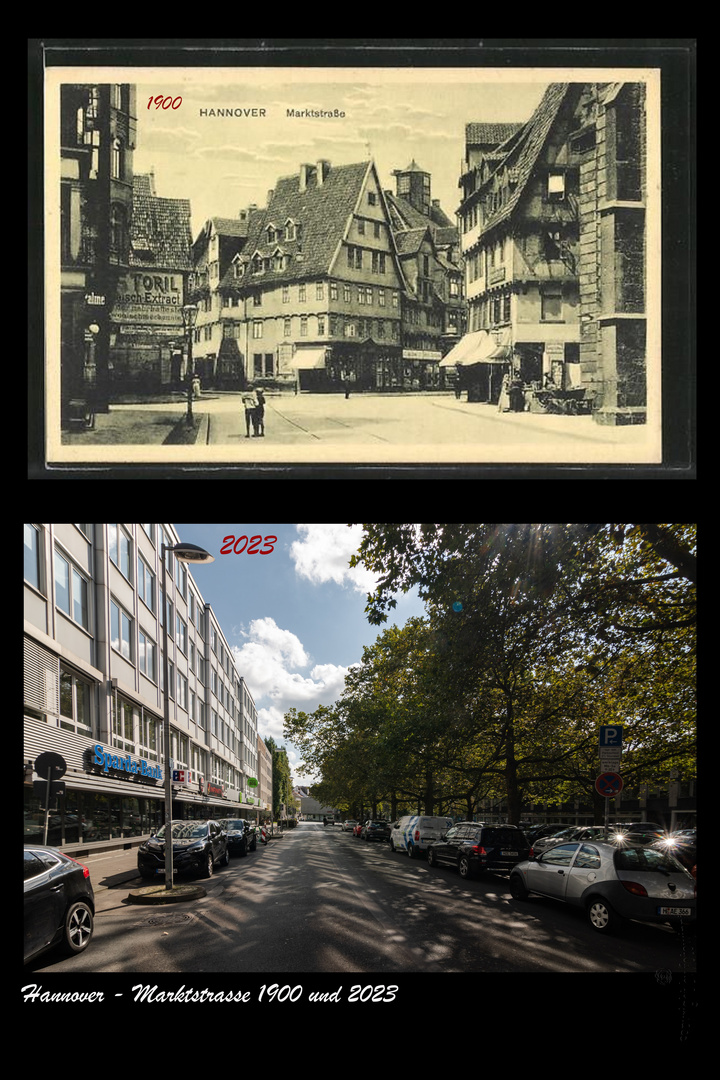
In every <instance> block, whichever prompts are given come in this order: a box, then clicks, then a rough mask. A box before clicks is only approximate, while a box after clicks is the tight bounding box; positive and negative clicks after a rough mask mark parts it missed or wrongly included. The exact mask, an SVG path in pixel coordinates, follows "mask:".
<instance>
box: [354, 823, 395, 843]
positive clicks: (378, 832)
mask: <svg viewBox="0 0 720 1080" xmlns="http://www.w3.org/2000/svg"><path fill="white" fill-rule="evenodd" d="M360 835H361V836H362V838H363V840H389V839H390V823H389V822H388V821H366V822H365V824H364V825H363V827H362V831H361V833H360Z"/></svg>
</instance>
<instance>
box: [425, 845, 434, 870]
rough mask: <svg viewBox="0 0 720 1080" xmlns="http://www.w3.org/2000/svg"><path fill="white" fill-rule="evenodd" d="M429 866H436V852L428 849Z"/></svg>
mask: <svg viewBox="0 0 720 1080" xmlns="http://www.w3.org/2000/svg"><path fill="white" fill-rule="evenodd" d="M427 859H428V866H435V852H434V851H433V849H432V848H428V856H427Z"/></svg>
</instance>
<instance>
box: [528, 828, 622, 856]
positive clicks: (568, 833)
mask: <svg viewBox="0 0 720 1080" xmlns="http://www.w3.org/2000/svg"><path fill="white" fill-rule="evenodd" d="M612 832H613V830H612V829H610V830H608V837H610V836H611V835H612ZM604 838H605V826H604V825H575V826H573V827H571V828H569V829H563V830H562V831H561V832H559V833H554V834H552V835H550V836H542V837H540V839H538V840H533V842H532V845H531V847H532V854H533V855H540V854H541V853H542V852H543V851H547V849H548V848H550V847H553V846H554V845H555V844H563V843H565V842H567V841H568V840H603V839H604Z"/></svg>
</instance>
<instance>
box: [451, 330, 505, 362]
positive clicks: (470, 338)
mask: <svg viewBox="0 0 720 1080" xmlns="http://www.w3.org/2000/svg"><path fill="white" fill-rule="evenodd" d="M489 337H490V335H489V334H488V332H487V330H475V331H474V332H473V333H472V334H465V337H463V338H461V340H460V341H458V343H457V345H455V346H453V348H452V349H451V350H450V352H449V353H448V354H447V356H444V357H443V358H442V360H441V361H440V367H454V365H455V364H477V363H478V361H479V359H480V355H481V352H482V350H483V347H484V346H485V344H486V341H487V339H488V338H489ZM490 343H491V345H492V344H493V342H492V339H491V342H490Z"/></svg>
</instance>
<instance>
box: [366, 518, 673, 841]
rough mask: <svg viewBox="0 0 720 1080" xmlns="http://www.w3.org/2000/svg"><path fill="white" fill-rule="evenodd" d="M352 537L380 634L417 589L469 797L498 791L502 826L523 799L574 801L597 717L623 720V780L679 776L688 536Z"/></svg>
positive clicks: (384, 533)
mask: <svg viewBox="0 0 720 1080" xmlns="http://www.w3.org/2000/svg"><path fill="white" fill-rule="evenodd" d="M363 529H364V535H363V541H362V543H361V546H360V549H359V552H358V554H357V556H356V557H355V558H354V559H353V560H351V561H352V562H353V563H354V564H357V563H359V562H362V563H363V564H364V565H365V566H366V567H368V568H369V569H371V570H373V571H374V572H375V573H376V574H377V575H378V577H379V584H378V587H377V589H376V591H375V593H374V594H372V595H371V596H369V597H368V606H367V609H366V611H367V614H368V620H369V621H370V622H371V623H375V624H379V623H382V622H383V621H385V620H386V618H387V611H388V610H389V609H390V608H392V607H393V606H394V605H395V599H394V597H395V595H396V594H397V592H399V591H407V590H408V589H410V588H411V587H413V586H418V587H419V589H420V592H421V595H422V597H423V598H424V599H425V601H426V603H427V606H428V611H429V617H430V622H431V625H432V627H433V629H434V631H435V634H436V646H437V647H436V653H437V654H438V655H439V656H440V657H441V659H442V663H441V670H442V676H443V683H444V686H445V688H446V691H447V695H448V701H449V702H452V703H453V707H452V709H450V710H449V715H450V717H451V725H450V726H451V727H454V728H455V730H456V731H457V732H459V733H461V734H462V733H463V732H464V734H465V736H466V742H467V744H468V746H469V747H471V748H472V750H473V754H474V758H473V767H474V768H475V769H476V780H477V782H478V783H479V782H482V781H483V780H485V781H486V780H487V779H488V777H492V776H495V777H496V778H498V777H500V776H501V777H502V781H503V783H504V785H505V790H506V795H507V799H508V806H509V815H510V820H511V821H517V820H518V817H519V813H520V806H521V804H522V799H523V794H524V791H525V790H532V789H533V788H535V787H538V786H543V787H544V788H545V790H546V792H547V790H548V789H552V790H555V791H562V790H563V789H565V790H567V789H568V786H569V785H570V786H573V785H574V786H575V789H577V788H578V787H580V788H581V789H583V788H584V789H585V791H586V792H587V790H588V788H589V787H590V785H591V783H593V782H594V777H593V775H592V773H593V771H594V770H593V769H592V766H591V762H590V760H589V759H590V756H591V755H592V756H594V754H595V753H596V749H597V748H596V732H597V726H598V717H600V716H604V717H608V716H610V718H611V719H610V720H609V721H608V722H618V720H619V719H625V718H626V717H627V716H630V717H631V718H632V725H631V727H630V728H629V729H628V730H629V732H630V731H632V730H633V729H634V730H636V731H637V732H638V736H639V737H638V738H637V739H636V741H635V744H634V745H633V746H632V748H631V747H628V749H629V754H628V770H629V771H633V770H636V771H637V773H638V775H639V774H640V772H642V771H643V770H644V771H645V773H647V771H648V770H651V769H658V768H660V766H661V765H663V763H664V764H665V765H666V766H668V767H670V765H671V763H672V765H673V767H678V764H679V763H682V765H683V767H685V768H687V767H691V762H692V748H693V738H694V710H693V705H692V701H693V697H694V614H695V593H694V574H695V569H694V568H695V540H694V527H692V526H619V525H607V526H597V525H593V526H584V525H575V526H573V525H557V526H555V525H365V526H363ZM619 670H622V671H623V672H626V673H627V672H632V679H629V678H627V679H626V681H625V683H623V682H620V681H618V679H617V673H618V671H619ZM660 685H662V687H663V689H662V692H661V691H660V689H659V686H660ZM611 687H612V691H613V692H612V694H609V692H608V691H609V689H610V688H611ZM640 704H641V706H642V707H640ZM679 709H680V710H681V711H682V718H683V719H682V722H681V723H680V722H678V720H677V712H678V710H679ZM650 716H652V717H653V722H652V723H650V722H644V719H643V718H645V717H650ZM661 719H662V721H663V722H662V723H660V722H659V721H660V720H661ZM593 742H594V743H595V745H593ZM669 747H671V748H672V750H671V751H670V750H669V749H668V748H669ZM452 767H453V763H452V762H450V761H449V762H448V768H450V769H452ZM623 768H624V769H625V760H624V761H623ZM465 773H466V778H467V777H469V776H472V768H468V767H467V765H466V766H465Z"/></svg>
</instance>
